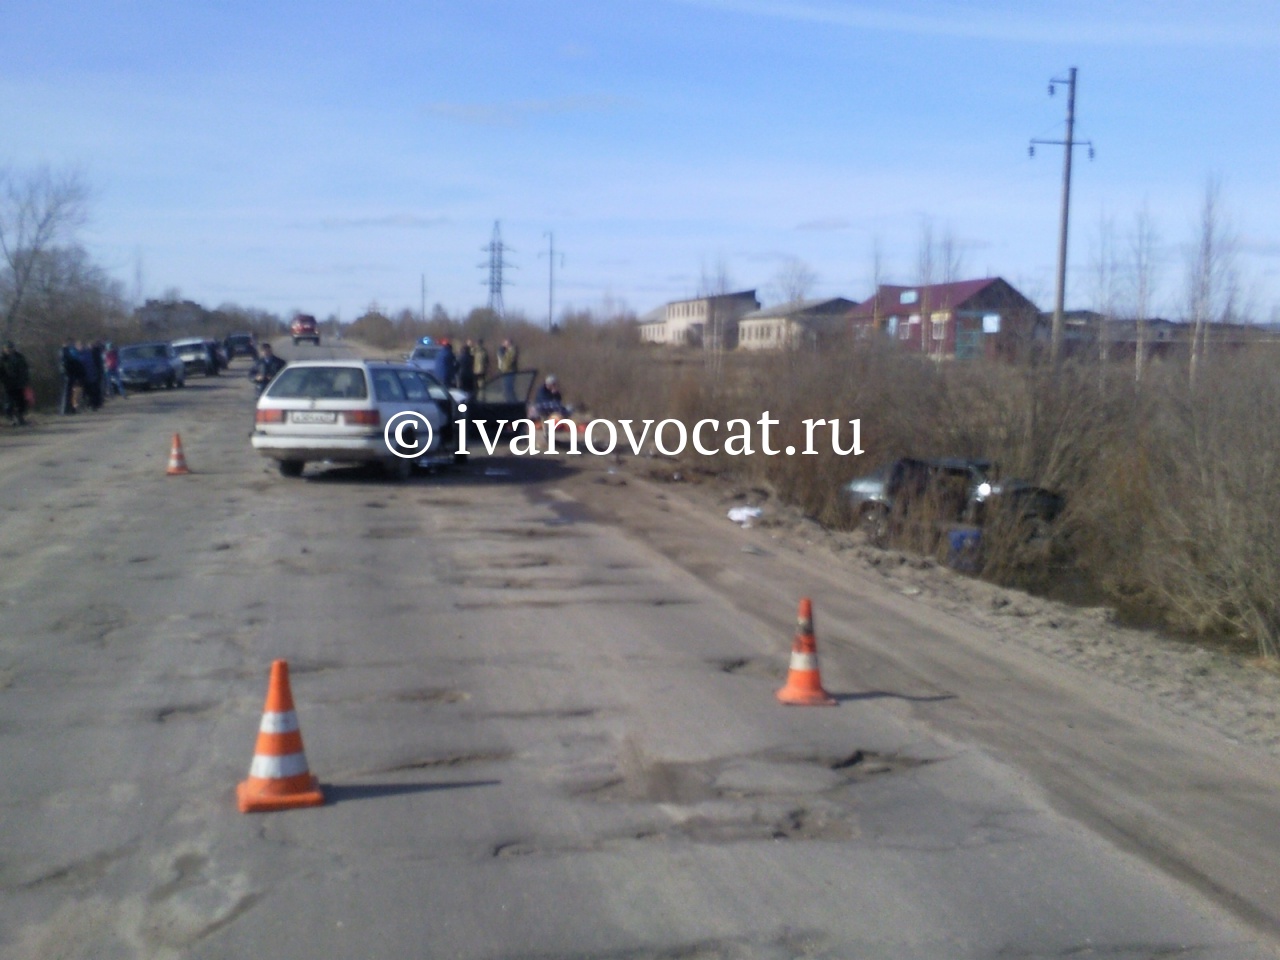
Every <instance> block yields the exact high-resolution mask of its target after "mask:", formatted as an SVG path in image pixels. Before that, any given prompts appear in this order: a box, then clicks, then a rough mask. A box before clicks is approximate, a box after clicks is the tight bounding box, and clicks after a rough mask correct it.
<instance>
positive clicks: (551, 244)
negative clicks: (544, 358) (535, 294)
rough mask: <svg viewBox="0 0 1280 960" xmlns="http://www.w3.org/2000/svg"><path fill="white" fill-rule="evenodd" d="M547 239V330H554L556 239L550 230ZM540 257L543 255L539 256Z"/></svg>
mask: <svg viewBox="0 0 1280 960" xmlns="http://www.w3.org/2000/svg"><path fill="white" fill-rule="evenodd" d="M543 236H544V237H546V238H547V254H546V256H547V330H549V331H550V330H554V329H555V326H556V321H555V302H556V238H555V234H553V233H552V232H551V231H550V230H548V231H547V232H546V233H544V234H543ZM538 256H539V257H541V256H542V254H538ZM560 266H562V267H563V266H564V254H563V253H562V254H560Z"/></svg>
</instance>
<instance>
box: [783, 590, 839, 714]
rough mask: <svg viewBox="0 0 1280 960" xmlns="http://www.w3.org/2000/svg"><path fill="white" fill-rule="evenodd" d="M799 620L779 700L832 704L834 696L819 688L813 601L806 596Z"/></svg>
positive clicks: (800, 704) (809, 704)
mask: <svg viewBox="0 0 1280 960" xmlns="http://www.w3.org/2000/svg"><path fill="white" fill-rule="evenodd" d="M799 620H800V623H799V626H798V627H797V629H796V639H795V642H794V643H793V644H792V645H791V671H790V673H788V674H787V685H786V686H785V687H783V688H782V689H781V690H779V691H778V699H779V700H781V701H782V702H783V703H785V704H787V705H789V706H797V707H834V706H835V705H836V700H835V698H834V697H832V696H831V694H829V693H827V691H825V690H823V689H822V677H821V675H820V674H819V672H818V644H817V641H816V640H815V639H814V636H813V603H812V601H810V599H809V598H808V597H805V598H803V599H802V600H801V601H800V614H799Z"/></svg>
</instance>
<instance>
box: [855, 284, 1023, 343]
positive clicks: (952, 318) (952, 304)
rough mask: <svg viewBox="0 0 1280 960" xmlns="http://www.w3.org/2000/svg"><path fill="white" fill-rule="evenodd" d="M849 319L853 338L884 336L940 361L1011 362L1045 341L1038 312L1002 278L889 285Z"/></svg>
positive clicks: (884, 286)
mask: <svg viewBox="0 0 1280 960" xmlns="http://www.w3.org/2000/svg"><path fill="white" fill-rule="evenodd" d="M845 318H846V322H847V323H848V325H849V332H850V334H851V335H852V336H853V337H854V339H861V340H868V339H874V338H884V339H887V340H891V341H893V342H895V343H897V344H898V346H900V347H902V348H903V349H905V350H910V351H913V352H915V353H921V354H924V355H925V356H928V357H932V358H934V359H937V360H964V359H972V358H976V357H988V358H992V359H995V358H1000V359H1008V360H1012V359H1016V358H1019V357H1023V356H1025V355H1026V354H1027V353H1028V352H1029V351H1030V350H1031V349H1032V345H1033V342H1035V341H1036V340H1040V339H1043V331H1041V330H1040V327H1041V325H1042V315H1041V313H1040V310H1039V308H1037V307H1036V305H1035V304H1034V303H1032V302H1031V301H1030V300H1029V299H1027V298H1026V297H1025V296H1023V295H1022V294H1021V293H1019V292H1018V291H1017V290H1016V289H1014V287H1013V286H1012V285H1011V284H1009V283H1008V282H1007V281H1005V280H1003V279H1001V278H1000V277H986V278H983V279H981V280H960V281H956V282H953V283H932V284H926V285H915V286H897V285H892V284H886V285H883V286H881V287H879V288H878V289H877V290H876V293H875V296H873V297H872V298H871V299H869V300H867V301H866V302H865V303H861V304H858V305H857V306H856V307H854V308H853V309H851V310H850V311H848V313H847V314H846V315H845Z"/></svg>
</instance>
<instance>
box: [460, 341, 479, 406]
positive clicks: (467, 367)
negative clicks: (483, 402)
mask: <svg viewBox="0 0 1280 960" xmlns="http://www.w3.org/2000/svg"><path fill="white" fill-rule="evenodd" d="M458 389H459V390H461V391H462V392H463V393H465V394H467V395H468V396H470V395H471V394H473V393H475V392H476V358H475V356H474V355H473V354H472V353H471V341H470V340H468V341H467V342H466V343H464V344H463V345H462V352H461V353H459V354H458Z"/></svg>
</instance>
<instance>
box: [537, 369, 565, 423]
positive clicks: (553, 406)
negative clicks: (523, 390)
mask: <svg viewBox="0 0 1280 960" xmlns="http://www.w3.org/2000/svg"><path fill="white" fill-rule="evenodd" d="M533 409H534V412H535V413H537V415H538V416H539V417H541V418H542V419H544V420H545V419H546V418H547V417H567V416H569V414H571V413H572V412H573V411H572V410H570V409H569V408H568V407H566V406H565V405H564V397H562V396H561V395H560V381H559V380H557V379H556V375H555V374H554V373H553V374H551V375H549V376H548V377H547V379H546V380H544V381H543V382H542V386H540V387H539V388H538V392H537V393H536V394H534V397H533Z"/></svg>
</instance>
